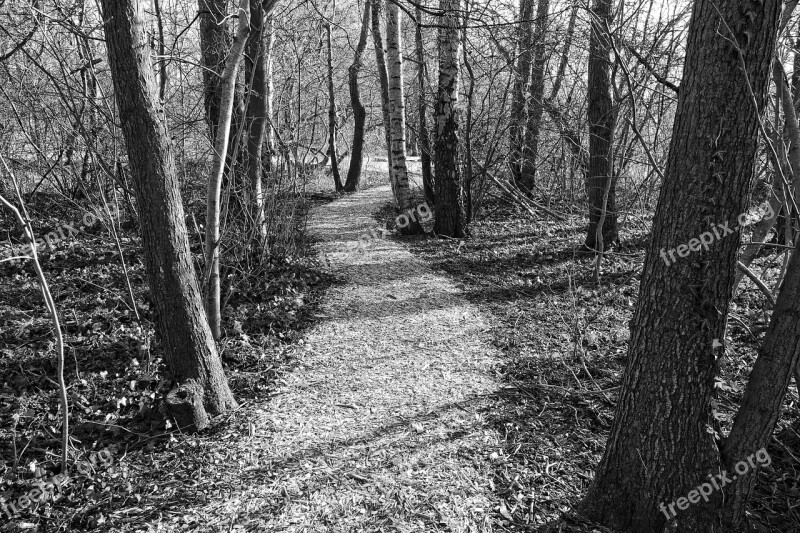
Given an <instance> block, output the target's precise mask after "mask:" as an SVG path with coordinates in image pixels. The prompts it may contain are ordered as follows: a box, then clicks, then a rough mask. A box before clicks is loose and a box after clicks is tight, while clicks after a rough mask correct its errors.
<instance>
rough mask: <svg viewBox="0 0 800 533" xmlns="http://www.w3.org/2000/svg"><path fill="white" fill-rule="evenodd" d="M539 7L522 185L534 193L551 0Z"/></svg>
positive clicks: (529, 87)
mask: <svg viewBox="0 0 800 533" xmlns="http://www.w3.org/2000/svg"><path fill="white" fill-rule="evenodd" d="M538 6H539V7H538V8H537V10H536V36H535V38H534V43H535V44H534V53H533V66H532V68H531V77H530V83H529V84H528V112H527V113H526V123H525V134H524V136H523V137H524V141H523V157H522V164H521V166H520V176H519V183H518V186H519V187H520V189H521V190H522V191H524V192H526V193H532V192H533V188H534V186H535V184H536V158H537V157H538V156H539V132H540V131H541V127H542V114H543V112H544V101H543V98H544V69H545V65H546V63H547V55H546V53H545V52H546V48H545V32H546V30H547V14H548V12H549V10H550V0H539V4H538Z"/></svg>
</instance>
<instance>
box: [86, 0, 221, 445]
mask: <svg viewBox="0 0 800 533" xmlns="http://www.w3.org/2000/svg"><path fill="white" fill-rule="evenodd" d="M147 4H148V3H147V2H145V1H143V0H102V8H103V20H104V26H105V34H106V46H107V48H108V60H109V64H110V66H111V77H112V80H113V83H114V93H115V96H116V100H117V106H118V107H119V116H120V122H121V124H122V132H123V134H124V137H125V144H126V147H127V151H128V160H129V164H130V170H131V177H132V181H133V188H134V192H135V194H136V200H137V203H138V207H139V219H140V226H139V227H140V232H141V236H142V246H143V248H144V259H145V268H146V272H147V278H148V282H149V286H150V294H151V296H152V298H153V301H154V303H155V310H156V318H157V320H156V327H157V331H158V334H159V338H160V339H161V342H162V343H163V345H164V349H165V356H166V357H165V358H166V362H167V366H168V368H169V370H170V372H171V373H172V375H173V376H174V378H175V379H176V380H177V382H178V384H179V386H178V387H177V388H176V389H174V390H173V391H172V392H171V393H170V395H169V397H168V405H169V406H170V407H171V410H172V413H173V415H174V416H175V417H176V420H177V421H178V423H179V424H180V425H181V426H187V427H188V426H193V427H195V428H196V429H202V428H203V427H205V426H206V425H207V424H208V415H209V414H211V415H215V414H219V413H224V412H226V411H228V410H230V409H232V408H234V407H235V406H236V401H235V400H234V398H233V394H231V391H230V388H229V387H228V382H227V380H226V378H225V374H224V373H223V370H222V364H221V362H220V359H219V355H218V354H217V350H216V346H215V344H214V339H213V337H212V335H211V330H210V329H209V326H208V322H207V321H206V316H205V313H204V312H203V308H202V305H201V299H200V288H199V286H198V284H197V278H196V277H195V273H194V268H193V266H192V254H191V252H190V250H189V239H188V235H187V232H186V225H185V223H184V212H183V205H182V203H181V194H180V189H179V184H178V177H177V174H176V171H175V156H174V153H173V150H172V145H171V142H170V136H169V132H168V131H167V121H166V118H165V116H164V111H163V108H162V107H161V104H160V103H159V100H158V96H157V95H158V88H157V87H156V81H155V77H154V74H153V70H152V64H151V61H150V39H149V36H148V33H147V26H148V25H147V23H146V20H145V7H146V5H147Z"/></svg>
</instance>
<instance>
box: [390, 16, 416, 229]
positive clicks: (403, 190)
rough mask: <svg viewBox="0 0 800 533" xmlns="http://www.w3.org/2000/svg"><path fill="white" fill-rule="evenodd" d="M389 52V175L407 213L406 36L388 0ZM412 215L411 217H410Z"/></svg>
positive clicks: (409, 206) (409, 209) (399, 203)
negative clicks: (404, 67) (404, 88)
mask: <svg viewBox="0 0 800 533" xmlns="http://www.w3.org/2000/svg"><path fill="white" fill-rule="evenodd" d="M386 56H387V60H388V64H389V68H388V73H389V131H390V132H391V135H390V141H391V152H392V164H391V166H390V167H389V175H390V179H391V180H392V189H393V190H394V192H395V199H396V200H397V206H398V207H399V208H400V212H401V213H404V214H406V215H408V214H410V213H411V212H412V210H413V209H414V206H413V205H412V204H411V188H410V187H409V184H408V164H407V161H406V106H405V94H404V91H403V39H402V29H401V19H400V7H399V5H398V4H397V3H396V2H389V5H388V12H387V17H386ZM409 218H411V217H409ZM421 230H422V227H421V226H420V223H419V221H418V220H417V219H416V217H414V218H413V219H412V220H410V222H409V224H408V225H407V226H405V227H403V228H401V230H400V231H401V232H402V233H405V234H414V233H419V232H420V231H421Z"/></svg>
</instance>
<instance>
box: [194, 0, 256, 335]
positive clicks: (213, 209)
mask: <svg viewBox="0 0 800 533" xmlns="http://www.w3.org/2000/svg"><path fill="white" fill-rule="evenodd" d="M249 34H250V0H240V2H239V27H238V30H237V31H236V39H235V40H234V41H233V46H231V51H230V55H229V56H228V59H227V60H226V61H225V71H224V72H223V74H222V87H221V90H220V116H219V125H218V127H217V138H216V139H215V141H214V155H213V161H212V165H211V176H210V177H209V179H208V203H207V206H206V207H207V208H206V273H205V276H204V277H205V280H206V313H207V314H208V323H209V325H210V326H211V333H212V334H213V335H214V339H219V338H220V336H221V334H222V327H221V315H220V276H219V255H220V254H219V212H220V197H221V195H222V175H223V173H224V172H225V154H226V153H227V151H228V139H229V136H230V130H231V119H232V116H233V100H234V96H235V92H236V76H237V74H238V72H239V63H240V62H241V60H242V56H243V55H244V47H245V44H247V36H248V35H249Z"/></svg>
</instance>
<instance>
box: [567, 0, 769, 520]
mask: <svg viewBox="0 0 800 533" xmlns="http://www.w3.org/2000/svg"><path fill="white" fill-rule="evenodd" d="M717 8H718V9H719V10H720V12H721V16H720V13H718V12H717ZM780 8H781V3H780V2H779V1H778V0H765V1H764V2H763V3H762V4H760V5H758V4H755V3H752V4H748V7H747V8H745V7H744V6H742V4H740V3H739V2H733V1H726V2H711V1H710V0H699V1H698V2H696V3H695V4H694V8H693V13H692V19H691V23H690V26H689V33H688V42H687V47H686V48H687V53H686V60H685V67H684V75H683V82H682V83H681V91H680V94H679V96H678V107H677V111H676V115H675V124H674V127H673V135H672V141H671V145H670V151H669V156H668V159H667V164H666V170H665V180H664V184H663V186H662V189H661V192H660V196H659V202H658V207H657V208H656V213H655V219H654V222H653V231H652V240H651V243H650V245H649V246H648V249H647V254H646V257H645V264H644V270H643V273H642V281H641V285H640V289H639V294H640V296H639V300H638V303H637V306H636V310H635V312H634V316H633V319H632V321H631V337H630V342H629V349H628V363H627V367H626V369H625V373H624V376H623V380H622V384H621V389H620V396H619V400H618V403H617V411H616V417H615V420H614V424H613V426H612V429H611V434H610V435H609V439H608V443H607V447H606V451H605V454H604V456H603V459H602V461H601V463H600V465H599V466H598V470H597V475H596V478H595V482H594V483H593V485H592V487H591V488H590V490H589V494H588V495H587V497H586V499H585V500H584V501H583V502H582V504H581V511H582V512H583V514H584V515H586V516H588V517H589V518H590V519H593V520H596V521H598V522H600V523H602V524H604V525H606V526H609V527H612V528H614V529H618V530H624V531H636V532H645V533H646V532H651V531H652V532H655V531H658V532H661V531H662V530H663V529H664V527H665V522H666V520H667V518H666V516H665V512H664V511H663V510H662V509H661V508H660V507H659V505H660V504H662V503H663V504H665V505H667V506H668V505H669V504H670V503H672V502H674V501H675V500H676V499H677V498H679V497H684V496H685V495H686V494H687V493H688V492H689V491H690V490H692V489H693V488H694V487H697V486H698V485H700V484H701V483H703V482H705V481H707V480H708V478H707V476H708V475H709V474H710V473H712V472H719V469H720V457H719V453H718V448H717V443H716V442H715V441H714V436H713V431H712V428H713V423H714V421H713V417H712V413H711V399H712V397H713V394H714V378H715V377H716V375H717V371H718V363H717V361H718V358H720V357H722V356H723V355H724V338H725V324H726V321H727V315H728V306H729V303H730V300H731V295H732V285H733V279H734V272H735V269H736V257H737V250H738V246H739V241H740V235H739V233H738V232H736V231H734V232H733V234H727V235H721V236H720V238H713V239H712V242H711V243H710V245H709V246H708V249H707V250H705V249H703V248H699V249H698V251H690V252H688V253H690V254H691V255H688V256H686V255H687V250H689V249H688V248H687V247H685V246H684V245H685V244H686V243H689V242H690V241H691V240H692V239H697V238H700V236H701V234H704V233H705V232H712V228H711V224H718V225H720V224H722V225H724V224H726V223H727V224H728V225H729V226H730V227H731V228H733V227H734V226H736V225H737V224H738V223H737V217H738V215H739V214H740V213H742V212H744V211H746V210H747V205H748V201H749V195H750V190H751V187H752V178H753V172H754V165H755V155H756V148H757V143H758V120H759V116H758V112H759V110H760V109H763V104H764V101H765V95H766V89H767V86H768V80H769V72H770V66H771V60H772V54H773V51H774V49H775V36H776V29H777V24H778V17H779V14H780ZM723 21H725V22H727V24H730V27H731V28H732V29H733V35H731V34H730V32H729V31H728V30H727V28H726V26H725V22H723ZM731 39H734V40H735V42H738V43H739V45H740V46H741V48H742V50H743V61H744V63H745V64H746V65H747V70H746V74H747V77H748V79H749V82H750V84H752V90H753V93H754V95H755V102H754V98H753V96H752V95H751V94H750V92H749V91H748V85H747V83H746V80H745V76H744V74H745V72H743V70H742V68H741V64H742V61H741V60H740V56H739V53H738V52H737V50H736V47H734V46H733V45H732V44H731V41H730V40H731ZM718 231H719V232H720V234H723V233H727V232H725V231H724V230H718ZM678 246H681V250H682V251H681V254H683V257H680V256H678V255H677V254H675V258H676V260H675V261H671V260H669V259H664V257H665V256H667V257H669V251H670V250H671V249H675V248H677V247H678ZM692 247H693V248H694V247H696V245H695V244H692ZM673 253H674V252H673ZM667 263H669V264H667ZM720 498H721V495H720V494H719V493H715V494H714V495H712V499H713V500H712V501H713V503H714V504H719V499H720ZM673 507H674V506H673ZM675 510H676V511H677V513H678V514H677V517H676V522H677V524H676V527H677V531H712V529H711V528H712V523H713V522H714V520H715V516H714V514H715V513H713V512H710V511H709V509H708V508H707V507H704V506H701V505H693V506H691V507H689V509H687V510H683V511H680V510H678V509H675Z"/></svg>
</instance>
